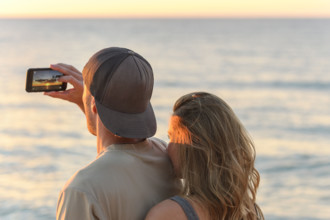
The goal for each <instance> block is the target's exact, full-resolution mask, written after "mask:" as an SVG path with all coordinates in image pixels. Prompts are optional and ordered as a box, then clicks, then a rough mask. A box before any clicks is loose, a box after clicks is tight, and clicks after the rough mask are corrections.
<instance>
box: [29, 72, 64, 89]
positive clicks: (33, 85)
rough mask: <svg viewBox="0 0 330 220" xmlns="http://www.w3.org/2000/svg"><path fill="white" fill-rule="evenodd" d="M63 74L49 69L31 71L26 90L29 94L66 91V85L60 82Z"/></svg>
mask: <svg viewBox="0 0 330 220" xmlns="http://www.w3.org/2000/svg"><path fill="white" fill-rule="evenodd" d="M61 76H63V74H62V73H60V72H58V71H56V70H52V69H49V68H36V69H29V70H28V72H27V83H26V90H27V91H28V92H43V91H59V90H65V89H66V83H63V82H59V81H58V79H59V78H60V77H61Z"/></svg>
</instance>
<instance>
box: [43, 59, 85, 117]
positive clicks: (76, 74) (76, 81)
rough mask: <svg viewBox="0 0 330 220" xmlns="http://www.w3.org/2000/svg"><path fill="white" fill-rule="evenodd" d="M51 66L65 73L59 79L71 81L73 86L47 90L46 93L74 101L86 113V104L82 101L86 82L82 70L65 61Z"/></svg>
mask: <svg viewBox="0 0 330 220" xmlns="http://www.w3.org/2000/svg"><path fill="white" fill-rule="evenodd" d="M50 68H52V69H53V70H57V71H59V72H61V73H63V74H64V76H62V77H60V78H59V79H58V81H60V82H67V83H70V84H71V85H72V86H73V88H71V89H68V90H65V91H54V92H45V93H44V95H48V96H50V97H53V98H59V99H63V100H66V101H69V102H73V103H75V104H77V105H78V106H79V108H80V109H81V110H82V111H83V112H84V113H85V110H84V105H83V102H82V95H83V92H84V83H83V77H82V74H81V72H80V71H79V70H77V69H76V68H75V67H73V66H71V65H68V64H64V63H58V64H54V65H50Z"/></svg>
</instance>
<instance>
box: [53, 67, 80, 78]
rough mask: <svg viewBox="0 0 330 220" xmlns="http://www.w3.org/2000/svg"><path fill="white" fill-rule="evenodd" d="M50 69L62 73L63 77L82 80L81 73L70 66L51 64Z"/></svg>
mask: <svg viewBox="0 0 330 220" xmlns="http://www.w3.org/2000/svg"><path fill="white" fill-rule="evenodd" d="M50 68H52V69H53V70H57V71H59V72H61V73H63V74H64V75H70V76H73V77H74V78H76V79H78V80H83V78H82V74H81V72H80V71H79V70H77V69H76V68H75V67H73V66H71V65H68V64H64V63H58V64H51V65H50Z"/></svg>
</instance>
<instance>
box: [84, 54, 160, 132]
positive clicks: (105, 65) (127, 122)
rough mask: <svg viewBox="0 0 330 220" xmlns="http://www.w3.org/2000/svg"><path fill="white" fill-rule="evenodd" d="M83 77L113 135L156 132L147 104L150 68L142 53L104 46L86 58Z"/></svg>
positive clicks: (100, 115) (150, 108)
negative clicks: (87, 59)
mask: <svg viewBox="0 0 330 220" xmlns="http://www.w3.org/2000/svg"><path fill="white" fill-rule="evenodd" d="M83 78H84V83H85V85H86V87H87V88H88V89H89V91H90V93H91V94H92V95H93V97H94V98H95V103H96V108H97V111H98V114H99V117H100V119H101V121H102V123H103V124H104V126H105V127H106V128H107V129H108V130H110V131H111V132H112V133H113V134H115V135H118V136H121V137H126V138H147V137H151V136H153V135H154V134H155V133H156V129H157V125H156V118H155V114H154V111H153V109H152V106H151V103H150V99H151V95H152V90H153V85H154V78H153V71H152V68H151V65H150V64H149V63H148V61H147V60H146V59H144V58H143V57H142V56H141V55H139V54H137V53H135V52H134V51H132V50H129V49H126V48H119V47H110V48H105V49H103V50H100V51H99V52H97V53H96V54H94V55H93V56H92V57H91V58H90V59H89V61H88V62H87V64H86V65H85V67H84V69H83Z"/></svg>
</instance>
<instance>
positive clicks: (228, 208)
mask: <svg viewBox="0 0 330 220" xmlns="http://www.w3.org/2000/svg"><path fill="white" fill-rule="evenodd" d="M168 134H169V138H170V143H169V145H168V154H169V156H170V158H171V160H172V163H173V167H174V170H175V173H176V175H177V176H178V177H179V178H182V182H183V188H182V191H181V193H180V194H179V195H177V196H174V197H172V198H170V199H167V200H165V201H163V202H161V203H159V204H158V205H156V206H155V207H153V208H152V209H151V210H150V211H149V213H148V215H147V218H146V219H178V220H180V219H188V220H190V219H201V220H203V219H219V220H220V219H221V220H232V219H234V220H259V219H264V217H263V214H262V212H261V209H260V208H259V206H258V205H257V204H256V191H257V188H258V185H259V180H260V176H259V173H258V171H257V170H256V168H255V167H254V161H255V148H254V145H253V142H252V140H251V138H250V137H249V135H248V133H247V131H246V130H245V128H244V126H243V125H242V124H241V122H240V120H239V119H238V118H237V116H236V115H235V113H234V112H233V110H232V109H231V108H230V106H229V105H228V104H227V103H226V102H224V101H223V100H222V99H220V98H219V97H217V96H215V95H212V94H209V93H205V92H197V93H191V94H187V95H184V96H182V97H181V98H179V99H178V100H177V101H176V103H175V104H174V107H173V115H172V117H171V119H170V125H169V131H168Z"/></svg>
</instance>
